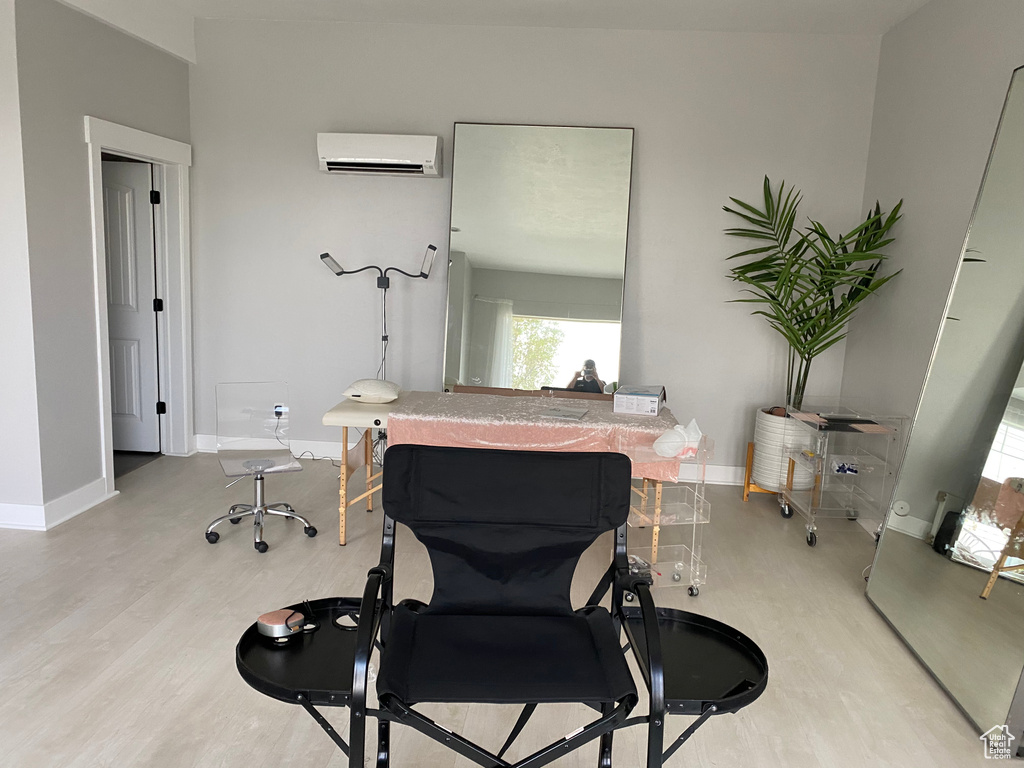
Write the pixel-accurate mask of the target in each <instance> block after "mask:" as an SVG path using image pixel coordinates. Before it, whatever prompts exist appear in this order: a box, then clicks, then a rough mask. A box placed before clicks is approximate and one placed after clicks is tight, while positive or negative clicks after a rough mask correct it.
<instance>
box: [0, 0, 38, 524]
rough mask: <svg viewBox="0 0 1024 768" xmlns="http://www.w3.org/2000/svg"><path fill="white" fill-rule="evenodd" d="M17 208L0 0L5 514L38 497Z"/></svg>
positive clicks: (10, 24)
mask: <svg viewBox="0 0 1024 768" xmlns="http://www.w3.org/2000/svg"><path fill="white" fill-rule="evenodd" d="M25 211H26V207H25V173H24V166H23V157H22V148H21V107H20V103H19V100H18V70H17V52H16V46H15V35H14V0H0V253H3V279H0V328H2V329H3V332H2V333H0V361H2V363H0V366H2V368H3V371H4V373H3V375H2V376H0V402H3V403H7V406H6V408H5V415H4V433H5V435H6V436H7V439H5V440H0V519H6V520H8V521H12V522H13V521H14V520H15V519H16V518H20V517H21V516H22V514H23V512H24V510H21V509H17V508H16V507H22V506H25V505H28V506H30V507H35V506H38V505H40V504H42V503H43V479H42V467H41V464H40V456H39V407H38V402H37V400H36V368H35V349H34V347H33V344H32V299H31V287H30V285H31V283H30V279H29V255H28V224H27V220H26V212H25ZM30 514H31V512H30Z"/></svg>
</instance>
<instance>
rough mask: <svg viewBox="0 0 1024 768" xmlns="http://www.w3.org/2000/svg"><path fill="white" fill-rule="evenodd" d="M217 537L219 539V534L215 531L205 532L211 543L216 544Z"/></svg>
mask: <svg viewBox="0 0 1024 768" xmlns="http://www.w3.org/2000/svg"><path fill="white" fill-rule="evenodd" d="M218 539H220V534H219V533H217V532H216V531H210V532H209V533H208V534H206V540H207V541H208V542H210V543H211V544H216V543H217V540H218Z"/></svg>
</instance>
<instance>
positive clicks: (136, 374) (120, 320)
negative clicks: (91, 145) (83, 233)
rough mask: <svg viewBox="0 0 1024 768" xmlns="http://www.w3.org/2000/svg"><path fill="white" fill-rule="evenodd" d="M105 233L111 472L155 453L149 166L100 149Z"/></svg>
mask: <svg viewBox="0 0 1024 768" xmlns="http://www.w3.org/2000/svg"><path fill="white" fill-rule="evenodd" d="M101 157H102V160H103V163H102V184H103V234H104V242H105V246H106V247H105V257H106V274H107V318H108V325H107V336H108V338H107V342H108V344H109V349H110V358H109V364H110V414H111V427H112V439H113V449H114V477H115V478H118V477H121V476H122V475H125V474H127V473H128V472H130V471H132V470H133V469H137V468H138V467H140V466H143V465H144V464H147V463H149V462H150V461H152V460H153V459H155V458H156V457H157V456H159V455H160V426H161V425H160V415H161V413H162V412H163V411H164V410H165V407H164V404H163V403H162V402H161V400H160V362H159V355H160V349H159V340H158V325H159V322H160V321H159V318H160V314H161V310H162V309H163V306H162V304H163V301H162V299H161V298H160V297H159V296H158V291H157V284H156V240H155V230H156V228H155V217H154V212H153V209H154V206H155V205H156V204H157V203H158V202H159V193H158V192H157V191H156V190H155V189H154V183H153V166H152V164H150V163H147V162H144V161H142V160H136V159H134V158H128V157H121V156H118V155H115V154H113V153H109V152H104V153H102V155H101Z"/></svg>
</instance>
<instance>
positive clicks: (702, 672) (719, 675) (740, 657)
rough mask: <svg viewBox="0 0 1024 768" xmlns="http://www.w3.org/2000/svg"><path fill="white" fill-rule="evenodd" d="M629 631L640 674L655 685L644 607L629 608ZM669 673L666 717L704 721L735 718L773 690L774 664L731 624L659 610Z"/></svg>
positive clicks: (626, 608) (626, 610)
mask: <svg viewBox="0 0 1024 768" xmlns="http://www.w3.org/2000/svg"><path fill="white" fill-rule="evenodd" d="M622 612H623V617H624V618H625V622H624V629H625V630H626V636H627V637H628V638H629V642H630V644H631V645H632V646H633V648H635V649H636V650H637V652H638V656H639V659H640V671H641V673H642V674H643V676H644V680H645V681H646V683H647V685H648V687H649V686H650V684H651V674H650V661H649V659H648V658H647V635H646V633H645V632H644V625H643V619H642V618H641V614H640V608H639V606H624V607H623V610H622ZM656 612H657V616H658V628H659V630H660V635H661V655H662V663H663V665H664V669H665V711H666V712H668V713H670V714H676V715H701V714H704V713H705V712H706V711H708V710H709V709H710V708H711V706H712V705H714V707H715V710H714V713H715V714H723V713H725V712H735V711H736V710H738V709H740V708H742V707H745V706H747V705H748V704H750V703H751V702H752V701H754V700H755V699H756V698H757V697H758V696H760V695H761V693H762V692H763V691H764V689H765V686H766V685H767V684H768V661H767V659H765V656H764V653H762V652H761V649H760V648H758V647H757V644H756V643H754V641H753V640H751V639H750V638H749V637H747V636H746V635H744V634H743V633H742V632H739V631H737V630H735V629H733V628H732V627H730V626H729V625H728V624H723V623H722V622H720V621H715V620H714V619H710V618H708V617H707V616H701V615H699V614H696V613H688V612H687V611H677V610H674V609H672V608H658V609H657V611H656Z"/></svg>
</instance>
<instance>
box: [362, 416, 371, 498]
mask: <svg viewBox="0 0 1024 768" xmlns="http://www.w3.org/2000/svg"><path fill="white" fill-rule="evenodd" d="M372 435H373V430H371V429H369V428H367V430H366V431H365V432H363V442H364V443H366V446H365V449H364V450H365V451H366V492H367V493H368V494H369V496H367V497H366V511H367V512H373V480H372V478H373V436H372Z"/></svg>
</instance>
